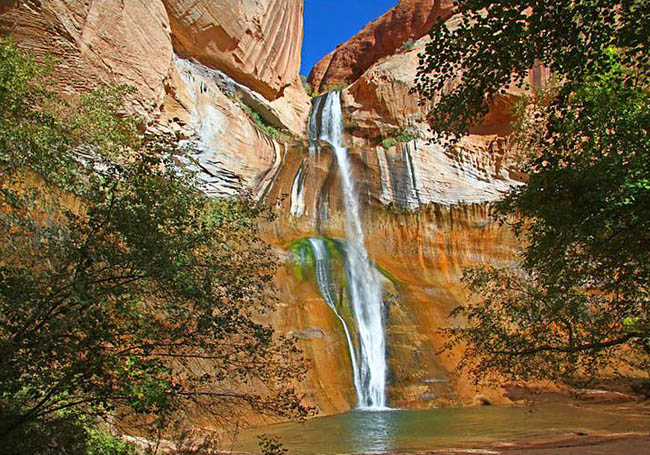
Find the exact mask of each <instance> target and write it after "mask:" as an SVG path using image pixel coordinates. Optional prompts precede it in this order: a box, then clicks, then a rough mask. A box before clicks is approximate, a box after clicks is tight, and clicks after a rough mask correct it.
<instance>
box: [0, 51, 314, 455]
mask: <svg viewBox="0 0 650 455" xmlns="http://www.w3.org/2000/svg"><path fill="white" fill-rule="evenodd" d="M52 68H53V65H52V64H51V63H48V62H37V61H36V60H35V58H34V57H33V55H32V54H30V53H28V52H26V51H23V50H20V49H19V48H18V47H17V46H16V45H15V44H14V43H12V42H11V41H7V40H3V41H0V236H1V237H2V241H1V242H0V258H1V259H0V364H1V365H2V369H1V370H0V446H1V447H2V449H3V450H2V451H3V453H50V452H51V448H52V447H58V448H65V453H69V454H76V453H87V452H90V453H102V454H103V453H128V450H127V448H123V447H122V446H120V445H119V443H118V442H111V439H110V437H109V438H108V439H106V438H103V437H96V436H94V435H95V433H93V432H94V431H95V430H94V429H93V428H94V427H96V425H97V423H98V422H99V421H100V420H109V421H111V422H112V423H113V424H114V426H117V427H118V428H119V426H120V425H121V424H126V422H128V427H129V428H130V429H131V431H136V432H138V433H139V434H140V435H142V436H145V437H149V438H155V437H160V436H161V435H166V436H170V433H168V432H167V429H168V428H169V427H171V426H173V425H177V424H178V423H179V422H178V420H177V419H178V418H179V417H181V416H183V413H185V412H188V411H192V412H194V413H199V414H200V415H202V416H209V418H210V419H212V420H213V421H214V422H215V424H218V423H219V419H228V418H229V417H231V416H232V415H233V413H235V412H237V410H242V409H243V410H247V409H248V410H253V411H255V412H264V413H269V414H274V415H279V416H284V417H300V416H304V415H306V414H307V413H308V412H309V410H308V409H306V408H304V407H303V406H302V405H301V404H300V400H299V399H298V397H297V396H296V394H295V393H294V390H293V388H292V383H293V382H294V380H297V379H300V378H301V376H302V374H303V373H304V371H305V370H304V366H303V364H302V360H301V357H300V353H299V351H298V350H297V349H296V347H295V345H294V344H293V342H292V341H291V340H287V339H284V338H282V337H278V336H276V335H275V334H274V332H273V330H272V329H271V327H269V326H268V325H265V324H262V323H260V322H258V320H259V317H258V316H259V315H260V314H263V313H265V312H268V311H270V310H271V309H272V307H273V303H274V298H273V289H272V288H271V286H270V282H271V278H272V276H273V274H274V271H275V268H276V264H275V256H274V255H273V254H272V253H271V251H270V248H269V247H268V246H267V245H266V244H265V243H263V242H262V241H261V240H260V238H259V237H258V235H257V232H256V227H255V226H256V219H257V218H258V217H260V216H263V212H262V210H261V209H260V208H259V207H257V206H255V205H254V204H251V203H249V202H247V201H244V200H241V201H225V200H212V199H209V198H207V197H206V196H205V194H204V193H203V192H202V191H201V184H200V181H199V180H198V179H197V176H196V175H195V174H194V172H192V171H191V170H188V169H187V168H183V167H179V166H178V164H177V163H178V157H179V155H180V154H181V153H182V152H183V151H182V150H178V148H177V146H176V142H175V140H174V139H173V138H169V137H163V136H155V135H150V134H146V133H142V132H141V131H142V130H144V129H145V128H141V127H142V125H141V124H140V123H139V122H138V120H137V119H135V118H132V117H130V116H128V115H126V114H124V104H123V100H124V97H125V95H127V94H128V93H129V90H128V89H126V88H123V87H118V88H100V89H98V90H95V91H94V92H92V93H89V94H87V95H83V96H80V97H78V98H76V99H74V100H72V101H66V100H64V99H62V98H61V97H59V96H58V95H57V94H55V93H54V92H53V91H51V90H50V89H49V88H48V87H49V83H50V80H49V79H48V76H49V74H51V71H52ZM166 432H167V433H166ZM107 441H108V442H107ZM93 447H94V448H93ZM113 449H114V450H113ZM48 451H49V452H48ZM61 453H63V452H61Z"/></svg>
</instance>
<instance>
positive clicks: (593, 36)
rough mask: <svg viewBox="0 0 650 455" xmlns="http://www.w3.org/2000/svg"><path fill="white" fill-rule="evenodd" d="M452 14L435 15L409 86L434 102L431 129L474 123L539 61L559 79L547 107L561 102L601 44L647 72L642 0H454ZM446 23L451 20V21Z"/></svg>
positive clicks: (589, 68)
mask: <svg viewBox="0 0 650 455" xmlns="http://www.w3.org/2000/svg"><path fill="white" fill-rule="evenodd" d="M454 5H455V8H456V12H457V16H456V19H457V20H456V19H455V20H452V21H447V22H445V21H443V19H441V20H440V22H438V23H437V24H435V25H434V26H433V28H432V30H431V32H430V36H431V38H432V39H431V42H430V43H428V44H427V46H426V48H425V51H424V52H423V53H422V54H421V55H420V65H419V67H418V74H417V78H416V84H415V87H414V90H415V91H416V92H417V93H419V94H420V95H421V96H422V98H423V99H428V100H435V101H438V102H437V103H436V105H435V106H434V107H433V109H432V111H431V112H430V113H429V119H430V121H431V125H432V129H433V131H434V133H437V134H439V135H440V136H442V137H448V136H450V135H452V136H453V135H458V134H463V133H465V132H467V130H468V129H469V128H470V127H471V126H472V125H474V124H476V123H477V122H478V121H479V120H480V119H481V118H482V116H483V115H484V114H486V113H487V112H488V110H489V106H490V103H491V101H492V100H493V99H494V97H495V96H497V95H498V94H500V93H505V91H506V90H507V89H508V87H509V86H510V85H515V84H516V85H519V86H524V85H525V84H526V80H527V78H528V75H529V70H530V69H531V68H533V67H534V66H535V65H536V64H538V63H541V64H543V65H545V66H546V67H547V68H549V69H550V70H551V71H552V72H553V73H554V74H556V75H558V76H559V77H561V78H562V82H563V84H562V90H561V91H560V93H559V94H558V96H557V97H556V99H555V100H554V102H553V103H552V105H551V106H549V108H550V109H556V108H557V109H561V108H562V106H565V105H566V102H567V97H568V96H569V95H570V94H571V93H573V91H574V90H575V88H576V87H578V86H580V85H581V84H582V83H583V82H584V81H585V79H586V78H587V77H589V76H590V75H591V74H594V73H595V72H596V71H598V68H599V67H601V66H602V65H603V64H606V60H607V58H608V57H607V55H605V54H603V50H604V49H606V48H609V47H615V48H618V49H621V50H623V56H622V58H623V64H624V65H625V66H627V67H633V68H634V69H635V71H634V74H630V75H629V77H628V80H629V81H630V83H634V81H635V80H636V79H637V78H639V77H643V78H646V80H647V77H648V72H649V71H650V56H649V55H648V52H647V41H648V36H649V34H650V22H649V21H648V16H649V15H650V4H649V3H648V2H647V1H646V0H624V1H620V0H619V1H614V2H611V1H609V2H608V1H604V0H558V1H554V2H544V1H540V0H518V1H508V0H496V1H495V0H457V1H455V2H454ZM450 24H451V25H450Z"/></svg>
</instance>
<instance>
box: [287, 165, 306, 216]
mask: <svg viewBox="0 0 650 455" xmlns="http://www.w3.org/2000/svg"><path fill="white" fill-rule="evenodd" d="M306 177H307V175H306V174H305V172H304V168H303V164H302V163H301V164H300V167H299V168H298V172H296V176H295V177H294V179H293V185H292V187H291V208H290V210H289V213H291V215H292V216H295V217H299V216H302V215H303V214H304V213H305V179H306Z"/></svg>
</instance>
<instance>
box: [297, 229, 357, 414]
mask: <svg viewBox="0 0 650 455" xmlns="http://www.w3.org/2000/svg"><path fill="white" fill-rule="evenodd" d="M309 245H310V246H311V250H312V252H313V254H314V271H315V273H316V282H317V283H318V289H319V290H320V292H321V294H322V296H323V298H324V299H325V301H326V302H327V304H328V305H329V307H330V308H331V309H332V311H333V312H334V314H335V315H336V317H337V318H338V319H339V321H340V322H341V325H342V326H343V331H344V332H345V339H346V341H347V343H348V348H349V349H350V360H351V361H352V372H353V374H354V387H355V389H356V390H357V400H358V401H361V399H362V397H361V395H360V393H359V391H360V390H361V379H360V378H359V366H358V364H357V355H356V353H355V352H354V344H353V343H352V337H351V336H350V329H348V324H347V323H346V322H345V319H343V316H341V313H339V310H338V308H337V307H336V300H335V299H334V298H333V297H332V288H333V287H334V286H333V284H334V283H333V281H332V276H331V261H330V256H329V252H328V251H327V246H326V245H325V240H323V239H321V238H317V237H312V238H310V239H309Z"/></svg>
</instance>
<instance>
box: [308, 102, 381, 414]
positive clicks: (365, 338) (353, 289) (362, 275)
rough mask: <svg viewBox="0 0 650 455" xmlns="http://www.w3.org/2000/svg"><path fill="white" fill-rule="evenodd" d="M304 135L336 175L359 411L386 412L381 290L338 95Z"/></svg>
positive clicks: (317, 106)
mask: <svg viewBox="0 0 650 455" xmlns="http://www.w3.org/2000/svg"><path fill="white" fill-rule="evenodd" d="M309 132H310V138H311V139H312V140H322V141H325V142H327V143H329V144H330V145H331V146H332V150H333V151H334V154H335V155H336V160H337V163H338V166H339V170H340V175H341V182H342V188H341V190H342V193H343V202H344V207H345V232H346V237H347V243H346V254H345V270H346V278H347V284H348V286H347V287H348V292H349V296H350V303H351V306H352V310H353V313H354V319H355V322H356V324H357V331H358V334H359V343H358V346H359V349H358V351H359V352H357V353H356V357H357V359H358V360H357V361H356V362H354V361H353V367H354V368H355V370H356V371H355V374H354V376H355V386H356V388H357V397H358V406H359V408H368V409H382V408H386V352H385V351H386V342H385V334H384V323H383V317H382V286H381V281H380V276H379V273H378V272H377V270H376V269H375V268H374V267H373V265H372V264H371V261H370V259H369V257H368V252H367V250H366V247H365V245H364V235H363V229H362V225H361V217H360V211H359V209H360V207H359V200H358V198H357V192H356V188H355V184H354V177H353V173H352V168H351V166H350V161H349V159H348V150H347V149H346V148H345V147H344V145H343V116H342V112H341V99H340V93H339V92H330V93H327V94H325V95H322V96H321V97H320V98H318V99H317V100H316V101H315V103H314V111H313V113H312V116H311V119H310V125H309ZM325 298H327V297H325ZM337 314H338V313H337ZM346 332H347V327H346ZM346 336H348V338H349V334H347V333H346ZM348 342H349V340H348ZM351 349H353V348H352V347H351Z"/></svg>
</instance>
